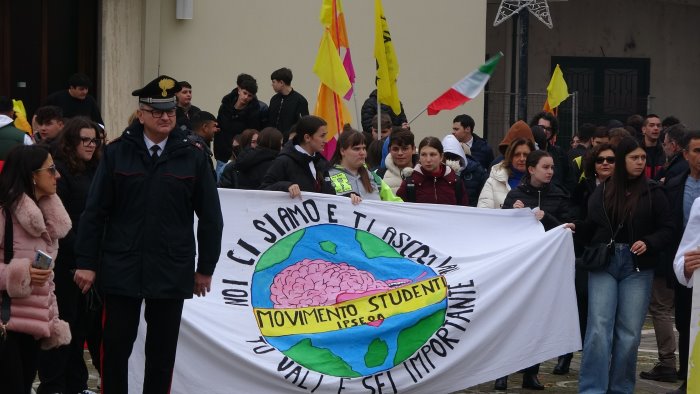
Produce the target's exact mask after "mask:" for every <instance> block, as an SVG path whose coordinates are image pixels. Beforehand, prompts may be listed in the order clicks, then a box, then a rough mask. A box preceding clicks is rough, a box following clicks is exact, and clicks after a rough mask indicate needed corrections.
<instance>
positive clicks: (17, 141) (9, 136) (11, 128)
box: [0, 122, 27, 160]
mask: <svg viewBox="0 0 700 394" xmlns="http://www.w3.org/2000/svg"><path fill="white" fill-rule="evenodd" d="M25 135H27V134H26V133H25V132H24V131H22V130H20V129H18V128H16V127H15V123H14V122H12V123H10V124H8V125H6V126H3V127H0V160H5V158H6V157H7V154H8V153H9V152H10V150H12V148H14V147H15V146H17V145H22V144H24V136H25Z"/></svg>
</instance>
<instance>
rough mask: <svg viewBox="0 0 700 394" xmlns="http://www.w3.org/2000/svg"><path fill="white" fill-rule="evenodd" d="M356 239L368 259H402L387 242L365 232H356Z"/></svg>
mask: <svg viewBox="0 0 700 394" xmlns="http://www.w3.org/2000/svg"><path fill="white" fill-rule="evenodd" d="M355 239H356V240H357V242H358V243H359V244H360V247H361V248H362V251H363V252H364V253H365V256H367V258H368V259H373V258H376V257H401V254H400V253H399V252H397V251H396V249H394V248H392V247H391V246H389V244H387V243H386V242H384V241H382V240H381V239H379V238H378V237H376V236H375V235H372V234H370V233H368V232H365V231H356V232H355Z"/></svg>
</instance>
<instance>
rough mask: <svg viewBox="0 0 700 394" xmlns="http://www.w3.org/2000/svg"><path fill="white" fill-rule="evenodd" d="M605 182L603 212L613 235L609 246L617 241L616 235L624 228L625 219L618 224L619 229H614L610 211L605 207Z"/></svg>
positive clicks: (602, 198)
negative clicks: (609, 214) (609, 215)
mask: <svg viewBox="0 0 700 394" xmlns="http://www.w3.org/2000/svg"><path fill="white" fill-rule="evenodd" d="M605 183H606V182H603V196H602V197H601V200H602V202H603V213H604V214H605V220H607V221H608V227H610V234H612V236H611V237H610V242H609V243H608V246H610V245H612V244H613V243H614V242H615V237H617V233H619V232H620V229H622V226H623V225H624V223H625V222H624V221H622V222H620V224H619V225H618V226H617V230H615V231H613V228H612V223H611V222H610V218H609V217H608V212H607V210H606V209H605Z"/></svg>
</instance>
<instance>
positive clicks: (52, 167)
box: [34, 164, 58, 176]
mask: <svg viewBox="0 0 700 394" xmlns="http://www.w3.org/2000/svg"><path fill="white" fill-rule="evenodd" d="M43 170H46V171H48V172H49V174H51V175H52V176H56V174H57V173H58V171H56V165H55V164H51V165H50V166H48V167H44V168H37V169H36V170H34V172H39V171H43Z"/></svg>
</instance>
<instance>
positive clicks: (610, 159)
mask: <svg viewBox="0 0 700 394" xmlns="http://www.w3.org/2000/svg"><path fill="white" fill-rule="evenodd" d="M606 161H607V162H608V164H615V156H598V157H596V158H595V163H596V164H603V162H606Z"/></svg>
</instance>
